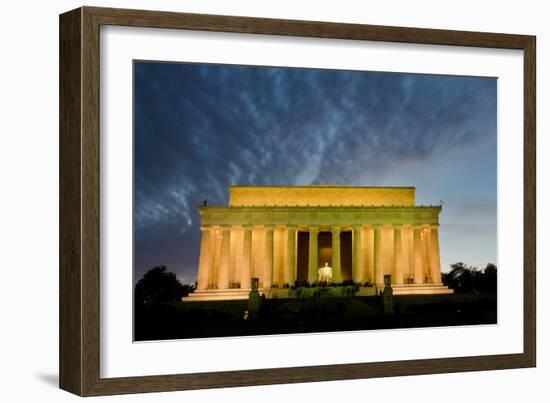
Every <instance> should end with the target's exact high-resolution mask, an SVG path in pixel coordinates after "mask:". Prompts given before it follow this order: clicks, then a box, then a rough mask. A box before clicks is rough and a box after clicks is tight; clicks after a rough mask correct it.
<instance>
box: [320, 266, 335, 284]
mask: <svg viewBox="0 0 550 403" xmlns="http://www.w3.org/2000/svg"><path fill="white" fill-rule="evenodd" d="M317 281H318V282H319V283H323V282H325V283H329V282H331V281H332V267H330V266H329V265H328V263H327V262H325V266H324V267H321V268H320V269H319V271H318V276H317Z"/></svg>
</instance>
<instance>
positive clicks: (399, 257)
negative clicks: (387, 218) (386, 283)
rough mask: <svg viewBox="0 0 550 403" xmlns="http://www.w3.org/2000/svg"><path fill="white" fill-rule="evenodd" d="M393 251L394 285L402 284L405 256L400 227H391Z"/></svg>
mask: <svg viewBox="0 0 550 403" xmlns="http://www.w3.org/2000/svg"><path fill="white" fill-rule="evenodd" d="M393 244H394V246H393V249H394V252H395V275H394V277H393V283H394V284H403V280H404V277H403V275H404V272H405V256H404V253H403V252H404V251H403V237H402V232H401V225H394V227H393Z"/></svg>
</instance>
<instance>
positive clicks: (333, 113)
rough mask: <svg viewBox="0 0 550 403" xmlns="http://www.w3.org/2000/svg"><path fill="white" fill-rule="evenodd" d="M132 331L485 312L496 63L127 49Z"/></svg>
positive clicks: (490, 319)
mask: <svg viewBox="0 0 550 403" xmlns="http://www.w3.org/2000/svg"><path fill="white" fill-rule="evenodd" d="M133 70H134V71H133V74H134V77H133V80H134V105H133V109H134V122H133V123H134V183H133V197H134V205H133V237H134V251H133V263H134V284H133V287H134V340H135V341H153V340H170V339H188V338H207V337H235V336H255V335H276V334H291V333H312V332H336V331H359V330H362V331H368V330H375V329H393V328H418V327H437V326H465V325H488V324H496V323H497V265H498V263H497V261H496V258H497V246H496V245H497V109H496V106H497V79H496V78H494V77H470V76H450V75H428V74H412V73H406V72H402V73H401V72H399V73H398V72H377V71H349V70H325V69H311V68H295V67H264V66H243V65H221V64H204V63H176V62H160V61H148V60H143V61H141V60H135V61H134V65H133Z"/></svg>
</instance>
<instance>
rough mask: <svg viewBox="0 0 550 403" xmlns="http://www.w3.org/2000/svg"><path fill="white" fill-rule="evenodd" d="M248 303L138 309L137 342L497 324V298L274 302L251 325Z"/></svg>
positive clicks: (465, 296) (459, 296)
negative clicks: (388, 309)
mask: <svg viewBox="0 0 550 403" xmlns="http://www.w3.org/2000/svg"><path fill="white" fill-rule="evenodd" d="M247 304H248V301H216V302H179V303H167V304H156V305H137V306H136V307H135V321H134V324H135V333H134V336H135V337H134V339H135V340H136V341H144V340H167V339H188V338H200V337H223V336H251V335H266V334H285V333H286V334H288V333H310V332H330V331H349V330H371V329H394V328H414V327H434V326H459V325H479V324H496V323H497V303H496V294H452V295H433V296H418V295H416V296H397V297H394V313H393V314H384V313H383V305H382V300H381V298H380V297H342V298H307V299H292V300H282V299H279V300H277V299H272V300H266V301H264V304H263V306H262V309H261V311H260V313H259V317H258V318H257V319H255V320H250V319H248V320H245V319H244V318H243V317H244V311H245V310H246V309H247Z"/></svg>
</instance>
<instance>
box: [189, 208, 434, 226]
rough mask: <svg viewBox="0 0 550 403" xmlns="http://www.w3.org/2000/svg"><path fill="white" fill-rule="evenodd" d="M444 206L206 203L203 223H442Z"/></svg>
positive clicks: (318, 224) (336, 224) (200, 212)
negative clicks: (212, 204) (233, 205)
mask: <svg viewBox="0 0 550 403" xmlns="http://www.w3.org/2000/svg"><path fill="white" fill-rule="evenodd" d="M440 212H441V206H299V207H294V206H292V207H287V206H275V207H274V206H246V207H241V206H235V207H227V206H205V207H200V208H199V214H200V215H201V225H203V226H217V225H219V226H225V225H229V226H235V225H236V226H244V225H274V226H289V225H295V226H298V227H304V226H305V227H309V226H320V227H329V226H330V227H332V226H340V227H342V228H347V227H351V226H354V225H438V224H439V213H440Z"/></svg>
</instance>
